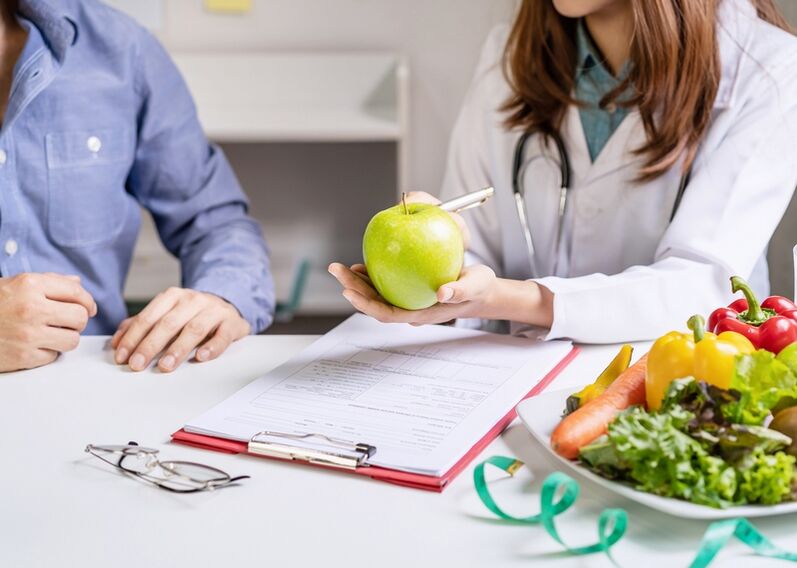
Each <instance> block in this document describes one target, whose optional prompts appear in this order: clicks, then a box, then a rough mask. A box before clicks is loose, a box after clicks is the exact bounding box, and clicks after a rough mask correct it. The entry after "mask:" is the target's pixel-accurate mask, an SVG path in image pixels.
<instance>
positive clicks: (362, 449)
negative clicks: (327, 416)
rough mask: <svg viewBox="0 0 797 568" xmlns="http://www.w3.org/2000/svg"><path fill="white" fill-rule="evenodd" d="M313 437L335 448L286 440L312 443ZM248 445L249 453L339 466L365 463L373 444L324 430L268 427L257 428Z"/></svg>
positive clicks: (359, 465) (372, 452) (343, 467)
mask: <svg viewBox="0 0 797 568" xmlns="http://www.w3.org/2000/svg"><path fill="white" fill-rule="evenodd" d="M264 438H272V439H274V438H276V439H283V440H286V442H285V443H281V442H278V441H273V440H266V439H264ZM314 438H315V439H319V440H321V442H320V444H319V445H321V446H326V447H329V448H336V449H323V450H322V449H316V448H310V447H302V446H296V445H291V444H290V441H294V442H296V441H298V442H305V443H312V439H314ZM248 448H249V452H250V453H252V454H258V455H261V456H268V457H273V458H278V459H285V460H296V461H305V462H308V463H314V464H318V465H325V466H328V467H339V468H342V469H356V468H358V467H365V466H367V465H368V464H367V463H366V460H367V459H368V458H370V457H371V456H373V455H374V454H375V453H376V447H375V446H371V445H370V444H363V443H353V442H349V441H346V440H338V439H335V438H330V437H329V436H325V435H324V434H288V433H285V432H272V431H268V430H264V431H262V432H258V433H257V434H255V435H254V436H252V437H251V438H250V440H249V445H248Z"/></svg>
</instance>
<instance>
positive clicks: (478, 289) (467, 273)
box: [437, 264, 495, 304]
mask: <svg viewBox="0 0 797 568" xmlns="http://www.w3.org/2000/svg"><path fill="white" fill-rule="evenodd" d="M493 280H495V272H493V270H492V269H491V268H489V267H487V266H484V265H483V264H478V265H475V266H467V267H465V268H463V269H462V274H461V275H460V277H459V280H456V281H455V282H449V283H448V284H443V285H442V286H440V288H439V289H438V290H437V301H438V302H440V303H441V304H461V303H462V302H467V301H469V300H472V299H474V298H476V297H478V296H480V295H481V294H483V293H484V292H485V291H486V290H487V288H489V286H490V284H491V283H492V282H493Z"/></svg>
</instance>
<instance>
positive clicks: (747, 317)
mask: <svg viewBox="0 0 797 568" xmlns="http://www.w3.org/2000/svg"><path fill="white" fill-rule="evenodd" d="M731 289H732V290H733V291H734V292H741V293H742V294H744V298H739V299H738V300H736V301H735V302H733V303H731V304H730V305H729V306H728V307H727V308H719V309H716V310H714V311H713V312H712V314H711V316H710V317H709V318H708V329H709V331H713V332H714V333H722V332H723V331H735V332H736V333H741V334H742V335H744V336H745V337H747V339H749V340H750V342H751V343H752V344H753V345H754V346H755V347H756V349H766V350H767V351H771V352H772V353H779V352H780V351H781V350H782V349H783V348H784V347H786V346H787V345H791V344H792V343H797V305H796V304H795V303H794V302H792V301H791V300H789V299H788V298H784V297H783V296H770V297H769V298H767V299H766V300H764V301H763V302H761V303H760V304H759V303H758V299H756V297H755V294H754V293H753V290H752V289H751V288H750V286H749V285H748V284H747V282H745V281H744V280H743V279H741V278H739V277H738V276H734V277H733V278H731Z"/></svg>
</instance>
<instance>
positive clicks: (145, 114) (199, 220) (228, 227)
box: [128, 32, 275, 333]
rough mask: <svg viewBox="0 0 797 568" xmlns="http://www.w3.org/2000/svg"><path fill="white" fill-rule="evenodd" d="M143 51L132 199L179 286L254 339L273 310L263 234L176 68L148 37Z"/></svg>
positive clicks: (145, 37)
mask: <svg viewBox="0 0 797 568" xmlns="http://www.w3.org/2000/svg"><path fill="white" fill-rule="evenodd" d="M140 43H141V45H140V49H141V53H140V55H139V57H138V58H137V60H138V61H139V62H141V63H140V65H141V68H140V69H139V73H138V80H137V89H138V91H139V92H140V96H141V101H142V102H141V112H140V116H139V124H138V139H139V141H138V149H137V152H136V157H135V163H134V165H133V168H132V170H131V174H130V178H129V181H128V187H129V191H130V192H131V193H132V194H133V195H134V196H135V197H136V198H137V199H138V200H139V202H140V203H141V204H142V205H143V206H144V207H145V208H146V209H148V210H149V211H150V212H151V213H152V216H153V219H154V221H155V225H156V227H157V229H158V233H159V235H160V238H161V240H162V241H163V244H164V246H165V247H166V248H167V249H168V250H169V251H170V252H171V253H172V254H174V255H175V256H177V257H178V258H179V259H180V263H181V272H182V285H183V286H184V287H186V288H192V289H195V290H198V291H202V292H209V293H212V294H215V295H217V296H220V297H221V298H223V299H225V300H227V301H228V302H230V303H231V304H232V305H233V306H235V307H236V308H237V309H238V311H239V312H240V314H241V316H243V318H244V319H246V321H247V322H249V325H250V326H251V328H252V332H253V333H258V332H260V331H262V330H263V329H265V328H266V327H267V326H268V325H269V324H270V323H271V322H272V320H273V312H274V307H275V294H274V284H273V280H272V277H271V272H270V266H269V258H268V249H267V247H266V243H265V241H264V239H263V236H262V233H261V231H260V228H259V226H258V224H257V223H256V222H255V221H254V220H253V219H252V218H251V217H249V216H248V214H247V210H248V201H247V199H246V196H245V194H244V192H243V190H242V189H241V186H240V184H239V182H238V180H237V179H236V177H235V174H234V173H233V171H232V168H231V167H230V165H229V162H228V161H227V159H226V157H225V156H224V153H223V152H222V151H221V149H220V148H219V147H217V146H215V145H212V144H210V143H209V142H208V140H207V138H206V136H205V134H204V132H203V130H202V126H201V125H200V123H199V120H198V118H197V113H196V109H195V106H194V103H193V99H192V98H191V95H190V93H189V91H188V87H187V86H186V84H185V82H184V81H183V79H182V77H181V76H180V73H179V72H178V70H177V68H176V67H175V65H174V63H173V62H172V61H171V59H170V58H169V56H168V54H167V53H166V52H165V51H164V50H163V48H162V47H161V46H160V44H159V43H158V42H157V40H155V38H154V37H152V36H151V35H150V34H149V33H147V32H142V40H141V42H140Z"/></svg>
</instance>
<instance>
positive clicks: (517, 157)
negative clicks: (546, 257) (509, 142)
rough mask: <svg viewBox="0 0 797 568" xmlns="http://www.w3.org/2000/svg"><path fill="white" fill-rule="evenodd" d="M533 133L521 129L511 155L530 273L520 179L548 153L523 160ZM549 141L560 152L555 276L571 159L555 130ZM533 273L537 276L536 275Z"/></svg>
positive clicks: (681, 185) (528, 237)
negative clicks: (512, 155) (530, 166)
mask: <svg viewBox="0 0 797 568" xmlns="http://www.w3.org/2000/svg"><path fill="white" fill-rule="evenodd" d="M533 134H535V132H524V133H523V134H522V135H521V136H520V138H519V139H518V141H517V144H516V145H515V154H514V157H513V158H512V192H513V193H514V197H515V208H516V209H517V215H518V219H519V220H520V226H521V228H522V230H523V237H524V239H525V241H526V248H527V249H528V254H529V263H530V264H531V266H530V268H531V269H532V273H534V272H535V270H534V268H535V266H534V265H535V263H534V257H535V255H534V242H533V241H532V238H531V230H530V229H529V221H528V214H527V213H526V199H525V197H524V196H523V190H522V188H521V180H522V178H523V174H524V172H525V170H526V168H528V167H529V165H531V164H532V163H533V162H535V161H537V160H540V159H543V160H547V159H550V158H549V157H548V156H545V154H544V153H543V152H541V153H540V154H539V155H537V156H533V157H531V158H528V159H525V160H524V159H523V156H524V153H525V150H526V143H527V142H528V140H529V138H530V137H531V136H532V135H533ZM549 138H550V140H552V141H553V144H554V146H555V147H556V152H557V154H559V162H558V164H559V179H560V180H561V183H560V184H559V209H558V218H559V223H558V225H557V229H556V240H555V241H554V264H553V271H552V273H553V274H554V275H556V271H557V268H558V264H559V247H560V245H561V242H562V229H563V226H564V217H565V213H566V211H567V196H568V193H569V191H570V175H571V168H570V158H569V156H568V154H567V149H566V148H565V144H564V142H563V141H562V137H561V136H560V135H559V133H558V132H556V131H554V132H551V133H549ZM691 175H692V169H691V168H689V170H687V171H686V172H685V173H684V174H683V175H682V176H681V179H680V181H679V183H678V193H677V194H676V195H675V202H674V204H673V208H672V211H671V213H670V221H669V222H670V223H672V220H673V219H674V218H675V214H676V213H677V212H678V208H679V207H680V206H681V199H682V198H683V196H684V192H685V191H686V186H687V185H688V184H689V178H690V177H691ZM535 276H539V275H538V274H535Z"/></svg>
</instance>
